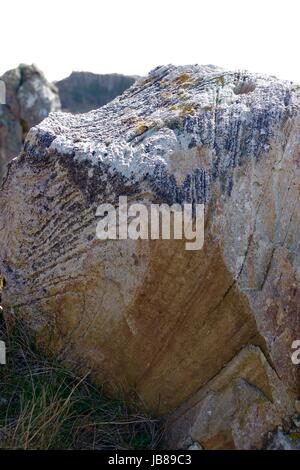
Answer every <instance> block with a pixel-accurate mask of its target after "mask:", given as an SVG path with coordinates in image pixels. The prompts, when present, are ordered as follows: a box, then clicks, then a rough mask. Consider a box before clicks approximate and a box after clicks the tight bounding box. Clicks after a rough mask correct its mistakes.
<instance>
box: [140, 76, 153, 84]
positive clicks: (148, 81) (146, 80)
mask: <svg viewBox="0 0 300 470" xmlns="http://www.w3.org/2000/svg"><path fill="white" fill-rule="evenodd" d="M152 82H153V78H152V77H148V78H146V79H145V80H144V81H143V82H142V85H149V84H150V83H152Z"/></svg>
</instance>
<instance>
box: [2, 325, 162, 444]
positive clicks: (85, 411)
mask: <svg viewBox="0 0 300 470" xmlns="http://www.w3.org/2000/svg"><path fill="white" fill-rule="evenodd" d="M0 337H1V339H2V340H3V339H4V340H5V342H6V347H7V364H6V365H5V366H4V365H2V366H0V449H23V450H29V449H33V450H36V449H41V450H48V449H93V450H99V449H100V450H103V449H116V450H120V449H126V450H127V449H128V450H130V449H133V450H143V449H155V448H156V446H157V444H158V442H159V440H160V425H159V423H158V421H157V420H155V419H151V418H150V417H149V416H147V415H146V414H143V413H142V412H141V410H142V405H141V403H139V402H138V400H132V401H131V402H130V403H128V402H126V401H125V400H123V399H111V398H108V397H106V396H105V395H104V393H103V391H102V389H101V388H99V387H96V386H94V385H92V384H91V383H90V381H89V378H88V376H85V377H78V376H77V375H76V374H74V373H72V372H70V371H68V370H66V369H65V368H64V367H63V366H62V364H60V363H59V362H56V361H53V360H51V361H49V360H47V359H46V358H44V357H43V356H41V354H40V353H38V352H37V351H36V348H35V346H34V343H33V341H32V340H31V339H30V337H29V335H27V334H26V333H24V331H22V332H21V331H20V328H18V327H14V329H13V331H11V332H10V333H9V334H8V333H7V331H6V330H5V328H4V327H3V326H2V327H1V329H0Z"/></svg>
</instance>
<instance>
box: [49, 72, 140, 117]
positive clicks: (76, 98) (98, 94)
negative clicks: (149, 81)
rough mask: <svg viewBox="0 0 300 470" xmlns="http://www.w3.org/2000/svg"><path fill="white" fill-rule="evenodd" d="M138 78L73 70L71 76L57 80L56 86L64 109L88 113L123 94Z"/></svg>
mask: <svg viewBox="0 0 300 470" xmlns="http://www.w3.org/2000/svg"><path fill="white" fill-rule="evenodd" d="M136 78H137V77H130V76H126V75H120V74H117V73H112V74H106V75H97V74H95V73H90V72H72V73H71V75H70V76H69V77H67V78H64V79H63V80H60V81H58V82H56V86H57V87H58V90H59V96H60V100H61V104H62V108H63V110H64V111H69V112H71V113H86V112H87V111H91V110H92V109H97V108H99V107H100V106H103V105H104V104H106V103H108V102H109V101H111V100H113V99H114V98H116V96H118V95H121V94H122V93H123V91H125V90H126V89H127V88H129V87H130V86H131V85H132V84H133V83H134V82H135V80H136Z"/></svg>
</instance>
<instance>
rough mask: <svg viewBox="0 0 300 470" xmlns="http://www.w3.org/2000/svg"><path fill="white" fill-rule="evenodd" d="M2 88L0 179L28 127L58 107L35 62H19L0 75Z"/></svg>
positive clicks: (53, 92)
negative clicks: (33, 63) (3, 96)
mask: <svg viewBox="0 0 300 470" xmlns="http://www.w3.org/2000/svg"><path fill="white" fill-rule="evenodd" d="M0 80H2V81H3V82H4V83H5V87H6V100H5V104H0V182H1V180H2V178H3V176H4V175H5V173H6V167H7V163H8V162H9V161H10V160H11V159H12V158H14V157H16V156H17V155H18V154H19V153H20V151H21V147H22V144H23V141H24V138H25V136H26V134H27V132H28V131H29V129H30V128H31V127H32V126H35V125H36V124H39V123H40V122H41V121H42V120H43V119H44V118H45V117H47V116H48V114H49V113H50V112H51V111H58V110H59V109H60V101H59V96H58V91H57V89H56V87H55V86H54V85H53V84H52V83H49V82H48V81H47V80H46V78H45V76H44V75H43V73H42V72H41V71H40V70H39V69H38V68H37V67H36V66H35V65H24V64H21V65H19V67H17V68H16V69H13V70H9V71H8V72H6V73H5V74H4V75H3V76H2V77H0Z"/></svg>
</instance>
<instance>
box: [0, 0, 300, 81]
mask: <svg viewBox="0 0 300 470" xmlns="http://www.w3.org/2000/svg"><path fill="white" fill-rule="evenodd" d="M0 18H1V25H0V39H1V49H0V51H1V52H0V57H1V60H0V75H1V74H2V73H4V72H5V71H6V70H8V69H11V68H14V67H16V66H17V65H18V64H19V63H21V62H22V63H28V64H31V63H35V64H36V65H37V66H38V67H39V68H40V69H42V70H43V71H44V73H45V74H46V76H47V78H48V79H49V80H59V79H61V78H64V77H66V76H68V75H69V74H70V73H71V72H72V71H73V70H76V71H90V72H95V73H111V72H118V73H124V74H134V75H146V74H147V73H148V72H149V71H150V70H151V69H153V68H154V67H156V66H157V65H163V64H169V63H173V64H176V65H183V64H196V63H198V64H214V65H218V66H221V67H224V68H227V69H234V70H235V69H242V70H245V69H247V70H250V71H252V72H259V73H266V74H269V75H275V76H277V77H278V78H283V79H287V80H293V81H296V82H299V83H300V67H299V45H300V44H299V43H300V41H299V37H300V34H299V29H300V23H299V21H300V1H299V0H280V1H279V0H248V1H245V0H244V1H242V0H239V1H238V0H180V1H178V0H144V1H143V0H105V1H103V0H83V1H78V0H51V1H48V0H26V1H24V0H18V1H17V0H9V1H5V2H1V4H0Z"/></svg>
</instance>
